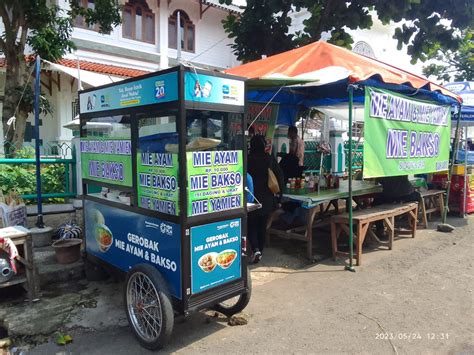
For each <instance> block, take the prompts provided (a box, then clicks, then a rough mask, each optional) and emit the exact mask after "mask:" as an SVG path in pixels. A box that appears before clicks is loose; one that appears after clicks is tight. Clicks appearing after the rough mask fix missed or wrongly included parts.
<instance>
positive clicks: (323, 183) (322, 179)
mask: <svg viewBox="0 0 474 355" xmlns="http://www.w3.org/2000/svg"><path fill="white" fill-rule="evenodd" d="M319 187H320V188H321V189H324V188H325V187H326V178H325V177H324V175H323V174H322V175H321V176H320V178H319Z"/></svg>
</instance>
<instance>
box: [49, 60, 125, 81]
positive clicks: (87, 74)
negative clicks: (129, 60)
mask: <svg viewBox="0 0 474 355" xmlns="http://www.w3.org/2000/svg"><path fill="white" fill-rule="evenodd" d="M43 62H45V63H47V64H48V66H49V67H50V69H51V70H54V71H58V72H62V73H65V74H67V75H69V76H72V77H73V78H75V79H77V80H78V81H79V80H80V81H81V83H82V84H87V85H89V86H91V87H96V86H101V85H106V84H111V83H115V82H117V81H121V80H124V79H126V78H122V77H118V76H113V75H108V74H99V73H94V72H91V71H88V70H83V69H77V68H70V67H66V66H64V65H61V64H56V63H52V62H50V61H47V60H44V59H43Z"/></svg>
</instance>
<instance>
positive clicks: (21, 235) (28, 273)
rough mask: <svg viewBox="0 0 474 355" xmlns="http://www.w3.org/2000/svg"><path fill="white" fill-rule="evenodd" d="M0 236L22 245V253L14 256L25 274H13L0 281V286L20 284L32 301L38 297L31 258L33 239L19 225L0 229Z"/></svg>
mask: <svg viewBox="0 0 474 355" xmlns="http://www.w3.org/2000/svg"><path fill="white" fill-rule="evenodd" d="M0 237H4V238H10V239H11V240H12V241H13V243H14V244H15V245H16V246H17V247H18V246H23V253H21V254H20V256H18V257H17V258H16V260H17V261H18V262H20V263H21V264H23V266H24V267H25V275H15V276H13V278H12V279H10V280H9V281H7V282H4V283H0V288H3V287H7V286H12V285H17V284H21V285H22V286H23V287H24V288H25V290H26V291H27V292H28V298H29V300H30V301H33V300H34V299H36V298H37V297H38V294H39V286H38V280H37V279H36V269H35V264H34V259H33V240H32V237H31V234H30V231H29V230H28V229H27V228H25V227H21V226H15V227H7V228H1V229H0Z"/></svg>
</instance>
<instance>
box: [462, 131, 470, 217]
mask: <svg viewBox="0 0 474 355" xmlns="http://www.w3.org/2000/svg"><path fill="white" fill-rule="evenodd" d="M467 148H468V147H467V126H465V127H464V193H463V207H464V213H463V218H466V217H467V189H468V188H469V181H468V178H467V152H468V149H467Z"/></svg>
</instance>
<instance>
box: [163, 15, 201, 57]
mask: <svg viewBox="0 0 474 355" xmlns="http://www.w3.org/2000/svg"><path fill="white" fill-rule="evenodd" d="M178 12H179V17H180V25H181V38H180V42H181V49H182V50H184V51H187V52H194V51H195V40H196V38H195V37H196V36H195V27H194V24H193V23H192V21H191V20H190V19H189V16H188V15H187V14H186V12H184V11H182V10H176V11H175V12H174V13H173V14H172V15H171V16H170V18H169V19H168V46H169V47H170V48H174V49H177V48H178V33H177V29H178Z"/></svg>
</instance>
